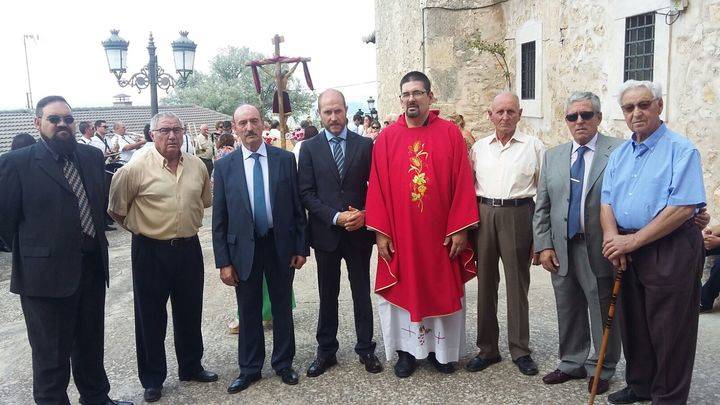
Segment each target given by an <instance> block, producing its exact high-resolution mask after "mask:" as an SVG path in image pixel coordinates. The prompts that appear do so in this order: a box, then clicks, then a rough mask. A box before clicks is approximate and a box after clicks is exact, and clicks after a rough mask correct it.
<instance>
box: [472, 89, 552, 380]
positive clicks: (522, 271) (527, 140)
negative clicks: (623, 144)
mask: <svg viewBox="0 0 720 405" xmlns="http://www.w3.org/2000/svg"><path fill="white" fill-rule="evenodd" d="M521 115H522V109H521V108H520V102H519V100H518V97H517V96H516V95H515V94H512V93H509V92H504V93H500V94H498V95H497V96H496V97H495V98H494V99H493V101H492V104H491V105H490V109H489V110H488V118H489V119H490V121H492V123H493V125H494V126H495V133H494V134H492V135H490V136H488V137H486V138H483V139H480V140H479V141H477V142H475V144H474V145H473V147H472V150H471V153H470V154H471V164H472V166H473V170H474V172H475V192H476V194H477V198H478V209H479V212H480V224H479V226H478V235H477V255H478V275H477V278H478V291H479V294H478V321H477V322H478V336H477V346H478V348H480V352H479V353H478V355H477V356H476V357H475V358H474V359H472V360H471V361H470V362H469V363H468V364H467V365H466V366H465V368H466V369H467V370H468V371H471V372H476V371H480V370H483V369H485V368H486V367H488V366H489V365H491V364H493V363H497V362H499V361H500V360H501V358H500V351H499V349H498V338H499V334H500V331H499V327H498V320H497V300H498V296H497V291H498V284H499V282H500V274H499V270H498V260H502V262H503V269H504V270H505V285H506V291H507V317H508V322H507V324H508V343H509V346H510V355H511V357H512V359H513V362H515V364H517V366H518V369H520V372H522V373H523V374H525V375H535V374H537V373H538V369H537V365H536V364H535V362H534V361H533V359H532V358H531V357H530V347H529V343H530V327H529V321H528V288H529V286H530V261H531V259H532V242H533V235H532V217H533V210H534V202H533V197H535V193H536V191H537V185H538V179H539V177H540V166H541V165H542V159H543V154H544V153H545V146H544V145H543V144H542V142H541V141H540V140H539V139H538V138H536V137H533V136H529V135H526V134H523V133H522V132H520V131H517V124H518V122H519V121H520V117H521Z"/></svg>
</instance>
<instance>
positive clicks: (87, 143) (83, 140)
mask: <svg viewBox="0 0 720 405" xmlns="http://www.w3.org/2000/svg"><path fill="white" fill-rule="evenodd" d="M78 142H79V143H82V144H85V145H90V143H91V142H92V138H90V139H87V138H85V137H84V136H82V135H81V136H80V138H78Z"/></svg>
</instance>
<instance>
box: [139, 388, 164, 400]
mask: <svg viewBox="0 0 720 405" xmlns="http://www.w3.org/2000/svg"><path fill="white" fill-rule="evenodd" d="M161 397H162V387H160V388H145V393H144V394H143V398H145V402H155V401H157V400H158V399H160V398H161Z"/></svg>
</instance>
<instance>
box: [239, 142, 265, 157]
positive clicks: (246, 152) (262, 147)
mask: <svg viewBox="0 0 720 405" xmlns="http://www.w3.org/2000/svg"><path fill="white" fill-rule="evenodd" d="M240 148H241V149H242V153H243V159H245V160H247V159H249V158H250V155H252V154H253V153H258V154H260V156H265V157H267V148H266V147H265V142H263V143H262V144H261V145H260V147H259V148H258V150H257V152H253V151H251V150H250V149H248V148H246V147H245V144H243V143H240Z"/></svg>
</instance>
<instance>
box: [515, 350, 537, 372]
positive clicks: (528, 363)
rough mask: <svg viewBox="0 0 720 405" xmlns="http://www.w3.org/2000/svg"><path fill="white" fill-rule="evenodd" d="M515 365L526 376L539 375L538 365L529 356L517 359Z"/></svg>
mask: <svg viewBox="0 0 720 405" xmlns="http://www.w3.org/2000/svg"><path fill="white" fill-rule="evenodd" d="M513 363H515V364H517V366H518V369H520V372H521V373H523V374H525V375H535V374H537V373H538V368H537V364H535V362H534V361H533V359H532V357H530V355H529V354H528V355H526V356H522V357H518V358H517V359H515V360H513Z"/></svg>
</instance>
